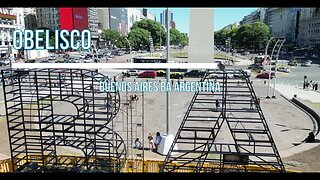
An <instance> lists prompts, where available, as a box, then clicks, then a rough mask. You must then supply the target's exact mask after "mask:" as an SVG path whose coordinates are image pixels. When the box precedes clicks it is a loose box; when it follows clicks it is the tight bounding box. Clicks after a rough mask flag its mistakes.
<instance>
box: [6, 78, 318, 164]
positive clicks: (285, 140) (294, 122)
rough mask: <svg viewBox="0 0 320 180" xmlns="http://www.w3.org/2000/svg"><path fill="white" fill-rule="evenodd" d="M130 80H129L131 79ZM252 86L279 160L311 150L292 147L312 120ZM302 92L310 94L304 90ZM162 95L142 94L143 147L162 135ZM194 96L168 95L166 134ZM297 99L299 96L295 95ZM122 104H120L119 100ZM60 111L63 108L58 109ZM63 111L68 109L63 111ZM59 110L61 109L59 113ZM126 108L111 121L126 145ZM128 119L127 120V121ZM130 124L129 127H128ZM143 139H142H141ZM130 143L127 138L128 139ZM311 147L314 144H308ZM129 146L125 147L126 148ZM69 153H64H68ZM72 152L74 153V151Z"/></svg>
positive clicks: (137, 116)
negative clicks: (277, 151) (150, 134)
mask: <svg viewBox="0 0 320 180" xmlns="http://www.w3.org/2000/svg"><path fill="white" fill-rule="evenodd" d="M131 80H132V79H131ZM253 86H254V90H255V93H256V94H257V96H258V97H260V99H261V107H262V111H263V113H264V115H265V118H266V120H267V123H268V126H269V128H270V130H271V133H272V136H273V138H274V141H275V143H276V146H277V148H278V150H279V153H280V155H281V156H282V157H287V156H290V155H292V154H295V153H298V152H301V151H304V150H307V149H310V148H312V147H311V145H310V144H305V143H304V144H300V145H296V144H297V142H300V141H302V140H303V139H304V138H305V137H306V136H307V135H308V133H309V132H310V131H312V130H313V129H314V128H316V127H315V123H314V121H313V119H312V118H311V117H310V116H309V115H307V114H306V113H305V112H304V111H303V110H301V109H299V108H297V107H296V106H295V105H294V104H292V103H290V102H289V101H288V100H286V99H285V98H283V97H282V96H281V95H280V93H279V92H277V91H276V97H277V98H276V99H265V96H266V88H267V85H266V84H264V83H263V81H261V80H254V81H253ZM306 93H310V92H309V91H306ZM165 94H166V93H164V92H156V93H154V92H150V93H145V94H144V95H145V104H144V106H145V110H144V111H145V114H144V119H145V124H144V125H145V132H144V137H143V136H142V132H141V130H142V129H141V127H138V126H136V124H134V125H133V131H132V135H133V137H132V138H133V139H135V138H136V137H140V140H141V141H143V140H144V146H145V147H148V141H147V136H148V133H152V134H153V135H155V133H156V132H158V131H159V132H160V133H161V134H164V133H165V131H166V124H165V122H166V119H165V112H166V107H165V103H166V98H165ZM193 94H194V93H192V92H172V93H171V123H170V131H169V132H170V133H171V134H174V135H175V134H176V132H177V130H178V128H179V126H180V124H181V121H182V119H183V116H184V114H185V112H186V110H187V107H188V105H189V103H190V101H191V98H192V96H193ZM137 95H138V97H139V98H140V100H139V101H138V102H137V104H136V105H134V107H133V117H132V118H133V120H132V121H133V122H134V123H141V122H142V112H141V111H142V109H141V107H142V106H141V105H142V98H141V94H137ZM125 96H126V94H125V93H121V98H122V100H125ZM298 96H299V95H298ZM122 102H123V101H122ZM0 103H1V102H0ZM0 107H1V108H0V114H2V115H3V114H4V104H3V103H1V104H0ZM60 108H61V109H63V107H61V106H60ZM64 109H65V112H67V109H68V108H64ZM62 111H63V110H62ZM125 111H126V108H122V109H121V110H120V112H119V113H118V115H117V116H116V117H115V119H114V124H115V130H116V132H118V133H119V134H120V135H121V136H122V138H123V139H124V141H125V142H126V132H124V131H125V129H126V126H127V125H128V124H126V122H125V121H126V112H125ZM129 120H130V118H129ZM129 125H130V124H129ZM143 138H145V139H143ZM129 140H130V139H129ZM312 145H313V146H315V145H316V144H312ZM130 146H131V145H129V147H130ZM70 152H72V150H70V151H68V154H70ZM0 153H1V154H3V155H7V156H10V150H9V142H8V135H7V128H6V120H5V119H4V118H1V119H0ZM75 153H76V152H75ZM164 158H165V156H160V155H158V154H155V153H153V152H149V151H148V152H146V153H145V159H157V160H161V159H164Z"/></svg>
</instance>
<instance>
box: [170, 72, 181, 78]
mask: <svg viewBox="0 0 320 180" xmlns="http://www.w3.org/2000/svg"><path fill="white" fill-rule="evenodd" d="M170 78H172V79H183V74H182V73H181V72H172V73H171V74H170Z"/></svg>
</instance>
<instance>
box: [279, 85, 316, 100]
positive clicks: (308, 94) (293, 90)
mask: <svg viewBox="0 0 320 180" xmlns="http://www.w3.org/2000/svg"><path fill="white" fill-rule="evenodd" d="M276 90H277V91H279V92H280V93H281V94H283V95H284V96H286V97H287V98H292V97H293V96H294V95H297V97H298V98H301V99H303V100H308V101H311V102H313V103H320V92H319V91H318V92H316V91H312V90H305V89H302V87H298V86H294V85H287V84H277V85H276Z"/></svg>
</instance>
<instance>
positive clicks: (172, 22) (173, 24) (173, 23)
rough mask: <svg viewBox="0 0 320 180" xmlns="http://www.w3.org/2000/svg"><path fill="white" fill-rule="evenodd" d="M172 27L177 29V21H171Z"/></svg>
mask: <svg viewBox="0 0 320 180" xmlns="http://www.w3.org/2000/svg"><path fill="white" fill-rule="evenodd" d="M170 28H172V29H175V28H176V23H175V22H174V21H170Z"/></svg>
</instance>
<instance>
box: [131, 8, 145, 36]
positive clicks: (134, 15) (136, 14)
mask: <svg viewBox="0 0 320 180" xmlns="http://www.w3.org/2000/svg"><path fill="white" fill-rule="evenodd" d="M127 14H128V32H130V30H131V27H132V26H133V24H134V23H135V22H137V21H140V20H142V19H144V18H145V16H144V15H143V14H142V12H141V11H140V10H139V9H137V8H127Z"/></svg>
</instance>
